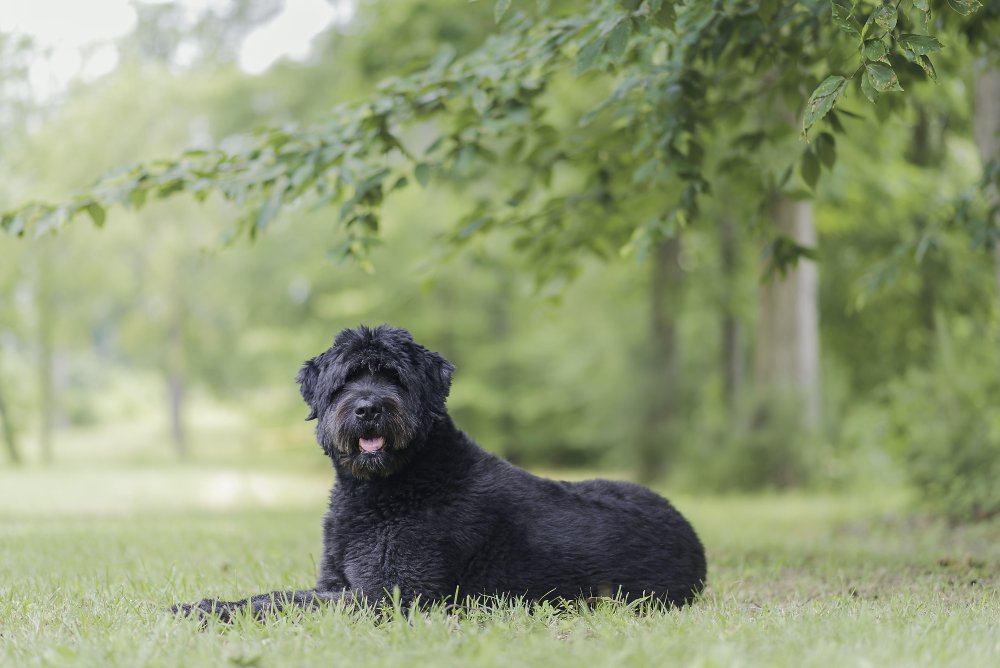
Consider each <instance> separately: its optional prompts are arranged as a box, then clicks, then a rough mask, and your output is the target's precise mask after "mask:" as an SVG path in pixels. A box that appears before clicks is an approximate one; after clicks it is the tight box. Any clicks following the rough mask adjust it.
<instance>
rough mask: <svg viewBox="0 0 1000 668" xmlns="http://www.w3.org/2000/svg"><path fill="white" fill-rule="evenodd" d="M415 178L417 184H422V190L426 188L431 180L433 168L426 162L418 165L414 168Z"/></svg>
mask: <svg viewBox="0 0 1000 668" xmlns="http://www.w3.org/2000/svg"><path fill="white" fill-rule="evenodd" d="M413 176H414V177H415V178H416V179H417V183H419V184H420V187H421V188H426V187H427V184H428V183H430V180H431V166H430V165H428V164H427V163H426V162H421V163H418V164H417V166H416V167H414V168H413Z"/></svg>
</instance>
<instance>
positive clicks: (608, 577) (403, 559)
mask: <svg viewBox="0 0 1000 668" xmlns="http://www.w3.org/2000/svg"><path fill="white" fill-rule="evenodd" d="M453 371H454V367H453V366H452V365H451V363H449V362H448V361H447V360H445V359H444V358H443V357H441V356H440V355H438V354H437V353H434V352H430V351H428V350H426V349H425V348H423V347H422V346H420V345H418V344H416V343H415V342H414V341H413V339H412V337H411V336H410V334H409V332H407V331H406V330H403V329H395V328H392V327H389V326H386V325H382V326H380V327H377V328H375V329H369V328H367V327H359V328H358V329H355V330H350V329H346V330H344V331H342V332H340V334H338V335H337V337H336V339H335V341H334V344H333V346H332V347H331V348H330V349H329V350H327V351H326V352H324V353H322V354H320V355H318V356H317V357H315V358H313V359H311V360H309V361H308V362H306V363H305V365H304V366H303V367H302V370H301V372H300V373H299V376H298V382H299V385H300V387H301V390H302V397H303V398H304V399H305V401H306V403H307V404H308V405H309V407H310V409H311V412H310V413H309V417H308V419H316V420H317V425H316V439H317V441H318V442H319V444H320V446H321V447H322V448H323V451H324V452H325V453H326V454H327V456H329V457H330V459H331V460H332V462H333V466H334V469H336V473H337V484H336V485H335V487H334V488H333V492H332V493H331V495H330V508H329V511H328V512H327V513H326V517H325V518H324V520H323V554H322V557H321V564H320V572H319V581H318V582H317V584H316V587H315V588H314V589H310V590H305V591H288V592H274V593H271V594H263V595H260V596H255V597H252V598H250V599H245V600H242V601H215V600H212V599H205V600H203V601H201V602H200V603H197V604H194V605H180V606H177V607H176V608H175V610H176V611H178V612H180V613H182V614H189V613H192V612H201V613H212V614H216V615H218V616H220V617H221V618H222V619H224V620H227V619H229V617H230V616H231V615H232V614H234V613H236V612H238V611H240V610H243V609H245V608H247V607H249V608H250V610H249V612H251V614H253V615H254V616H257V617H260V616H262V615H264V614H265V613H267V612H268V611H270V610H274V609H275V608H277V607H281V606H285V605H295V606H299V607H308V606H312V605H315V604H316V603H317V602H321V601H337V600H341V599H347V600H349V601H351V602H365V603H377V602H379V601H382V600H384V599H385V597H386V596H387V595H388V593H389V592H391V591H392V590H393V589H394V588H398V589H399V591H400V595H401V598H402V600H403V604H404V605H408V604H409V603H411V602H413V601H414V600H417V599H419V600H420V601H425V602H427V601H440V600H444V599H448V598H450V597H453V596H455V595H456V594H458V595H459V596H463V597H464V596H467V595H482V596H494V595H510V596H524V597H527V598H529V599H536V600H542V599H552V598H567V599H571V598H576V597H590V596H599V595H615V596H620V597H622V598H624V599H635V598H637V597H642V596H651V597H653V598H655V599H657V600H660V601H662V602H665V603H669V604H683V603H686V602H688V601H690V600H691V599H692V598H693V597H694V596H695V595H696V594H697V593H698V592H699V591H700V590H701V588H702V585H703V583H704V581H705V553H704V550H703V548H702V545H701V542H700V541H699V540H698V537H697V536H696V535H695V532H694V530H693V529H692V528H691V525H690V524H688V522H687V521H686V520H685V519H684V517H682V516H681V514H680V513H678V512H677V511H676V510H675V509H674V508H673V506H671V505H670V504H669V503H668V502H667V501H666V500H664V499H663V498H661V497H659V496H657V495H656V494H654V493H653V492H651V491H650V490H648V489H646V488H644V487H640V486H639V485H633V484H630V483H626V482H611V481H608V480H589V481H586V482H579V483H569V482H560V481H555V480H547V479H544V478H539V477H536V476H534V475H531V474H530V473H527V472H525V471H522V470H521V469H519V468H517V467H515V466H513V465H511V464H509V463H507V462H506V461H504V460H502V459H500V458H499V457H496V456H494V455H491V454H489V453H488V452H486V451H484V450H483V449H482V448H480V447H479V446H478V445H476V444H475V443H474V442H473V441H472V439H470V438H469V437H468V436H466V435H465V434H464V433H462V432H461V431H459V430H458V429H457V428H456V427H455V425H454V424H453V423H452V421H451V418H450V417H449V416H448V413H447V411H446V409H445V399H446V398H447V396H448V390H449V387H450V385H451V376H452V372H453Z"/></svg>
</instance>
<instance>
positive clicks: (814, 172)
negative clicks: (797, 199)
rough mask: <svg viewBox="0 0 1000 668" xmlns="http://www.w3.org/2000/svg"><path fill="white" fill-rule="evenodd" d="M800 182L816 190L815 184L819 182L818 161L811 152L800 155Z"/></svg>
mask: <svg viewBox="0 0 1000 668" xmlns="http://www.w3.org/2000/svg"><path fill="white" fill-rule="evenodd" d="M802 180H803V181H805V182H806V184H807V185H808V186H809V187H810V188H812V189H813V190H816V183H817V182H818V181H819V160H817V159H816V154H815V153H813V152H812V151H811V150H807V151H806V152H805V153H803V154H802Z"/></svg>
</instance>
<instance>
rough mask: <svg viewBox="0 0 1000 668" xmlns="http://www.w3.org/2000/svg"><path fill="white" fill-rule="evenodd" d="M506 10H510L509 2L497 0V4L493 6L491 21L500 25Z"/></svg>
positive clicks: (507, 0) (508, 0)
mask: <svg viewBox="0 0 1000 668" xmlns="http://www.w3.org/2000/svg"><path fill="white" fill-rule="evenodd" d="M508 9H510V0H497V3H496V4H495V5H493V20H494V21H496V22H497V23H500V20H501V19H503V15H504V14H506V13H507V10H508Z"/></svg>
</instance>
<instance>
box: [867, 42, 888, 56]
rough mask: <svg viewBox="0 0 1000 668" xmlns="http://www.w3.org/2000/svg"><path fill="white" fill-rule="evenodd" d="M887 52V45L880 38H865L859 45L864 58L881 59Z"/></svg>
mask: <svg viewBox="0 0 1000 668" xmlns="http://www.w3.org/2000/svg"><path fill="white" fill-rule="evenodd" d="M888 53H889V47H887V46H886V45H885V42H883V41H882V40H881V39H866V40H865V44H864V46H863V47H861V55H862V56H864V57H865V59H866V60H882V59H883V58H885V57H886V56H887V55H888Z"/></svg>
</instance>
